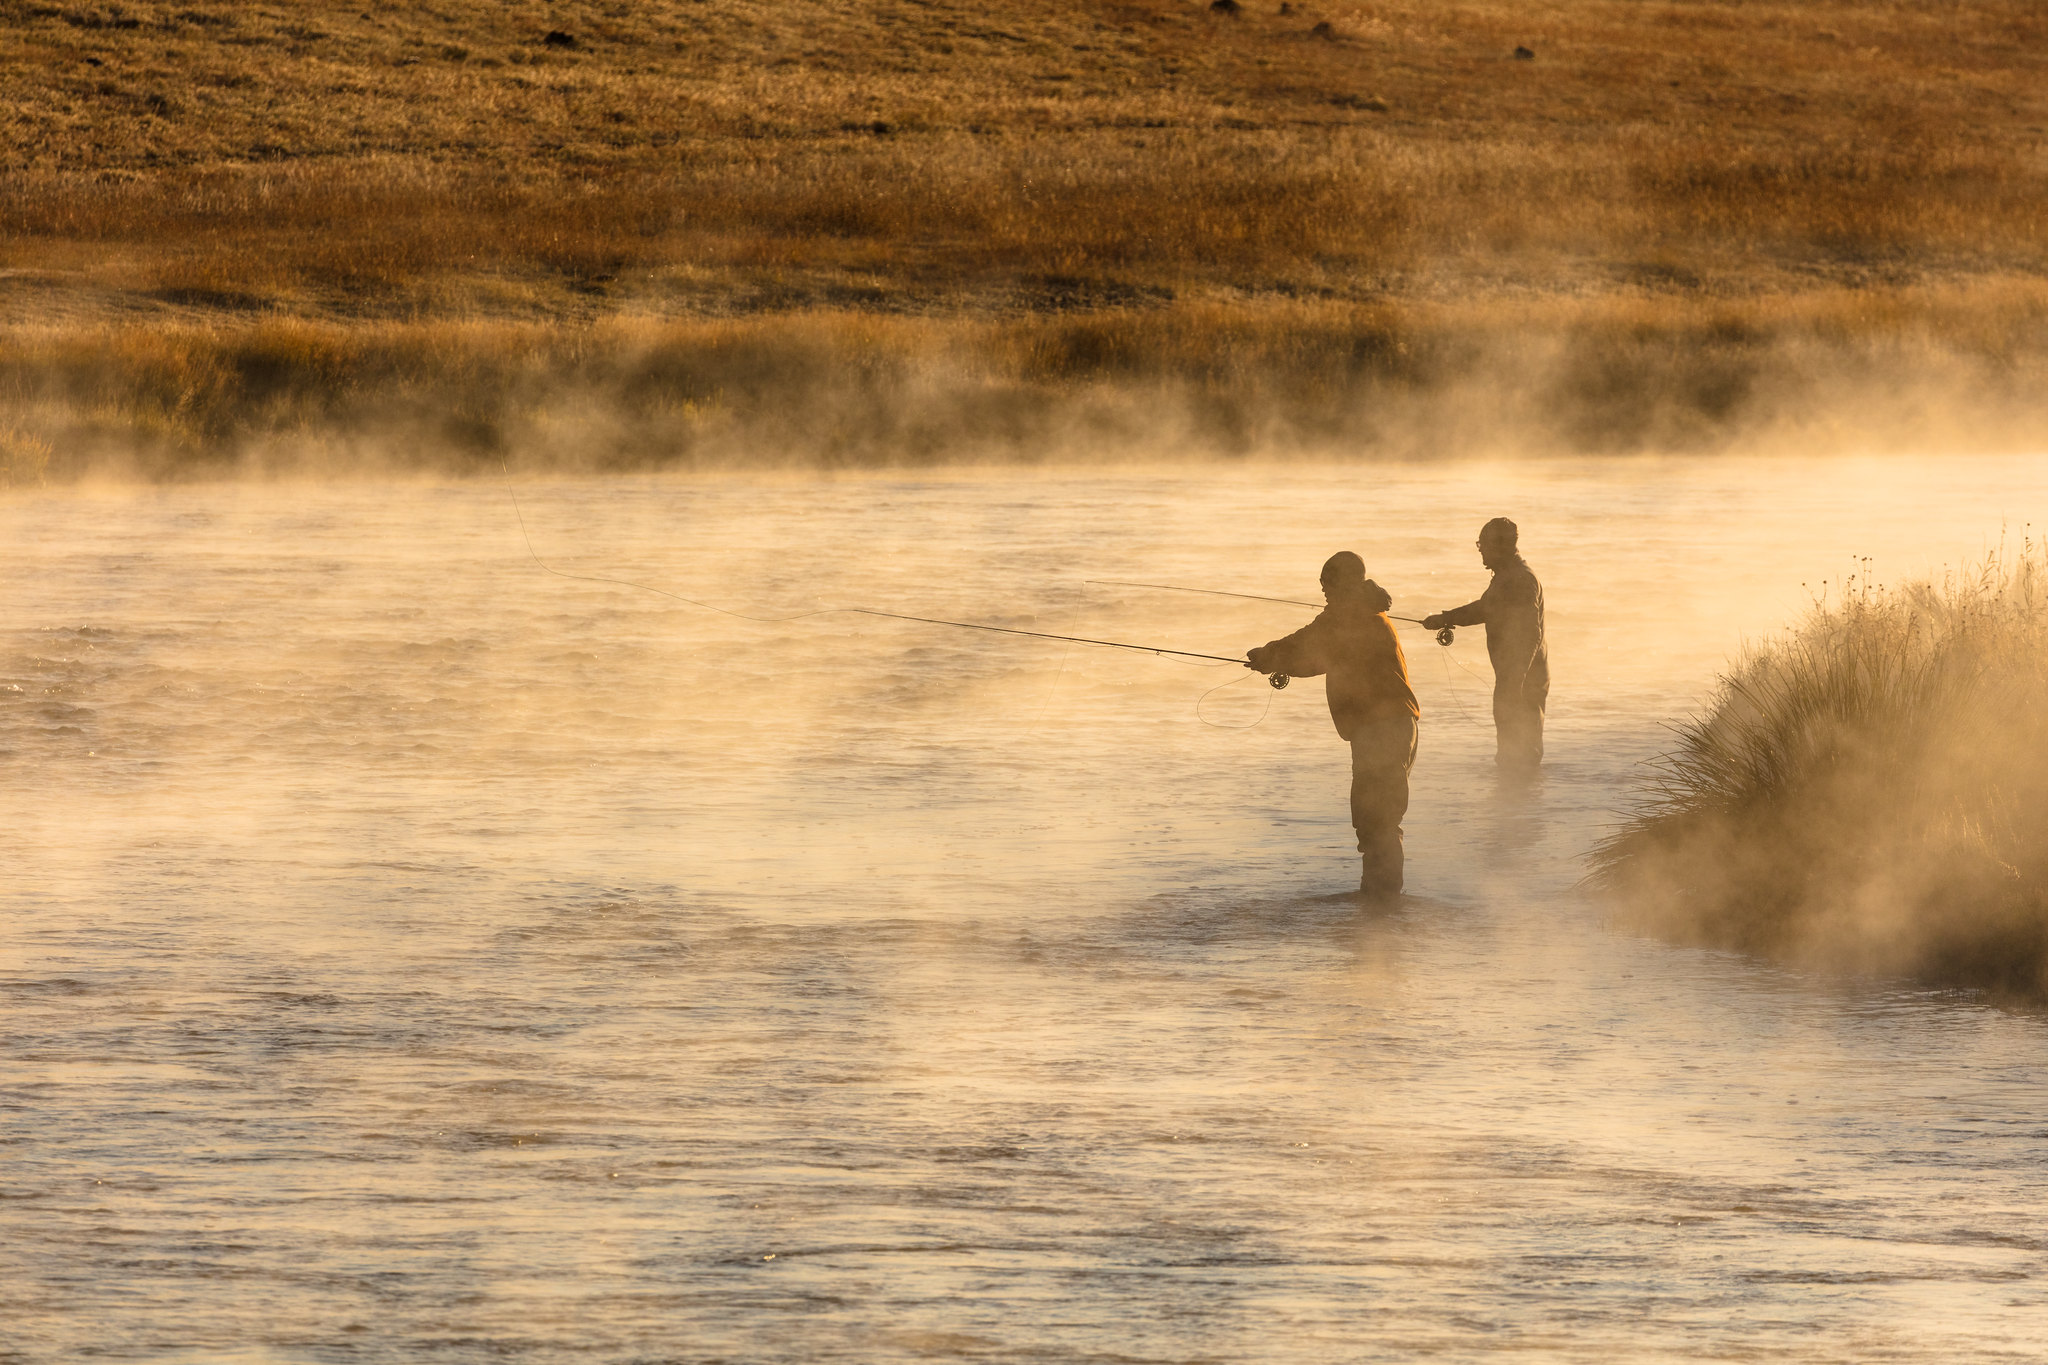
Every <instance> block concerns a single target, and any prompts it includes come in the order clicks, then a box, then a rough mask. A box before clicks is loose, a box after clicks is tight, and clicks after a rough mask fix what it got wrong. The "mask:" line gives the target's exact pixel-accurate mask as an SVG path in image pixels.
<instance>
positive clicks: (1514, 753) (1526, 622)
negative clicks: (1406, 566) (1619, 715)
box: [1422, 517, 1550, 775]
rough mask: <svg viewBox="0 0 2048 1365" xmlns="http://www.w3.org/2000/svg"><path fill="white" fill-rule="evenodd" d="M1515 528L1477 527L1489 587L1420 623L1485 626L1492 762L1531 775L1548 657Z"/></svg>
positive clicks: (1537, 589) (1538, 601) (1538, 604)
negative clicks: (1489, 666)
mask: <svg viewBox="0 0 2048 1365" xmlns="http://www.w3.org/2000/svg"><path fill="white" fill-rule="evenodd" d="M1519 539H1520V537H1519V534H1518V533H1517V531H1516V530H1515V524H1514V523H1513V522H1512V521H1509V520H1508V519H1507V518H1506V517H1495V518H1494V519H1493V520H1492V521H1489V522H1487V523H1486V525H1484V526H1482V527H1480V528H1479V561H1480V562H1481V563H1482V564H1484V565H1485V566H1486V567H1487V568H1489V569H1491V570H1493V582H1491V583H1489V584H1488V585H1487V587H1486V591H1485V592H1484V593H1483V594H1481V595H1480V598H1479V600H1478V601H1477V602H1467V603H1466V604H1465V605H1464V606H1462V607H1457V608H1454V609H1453V610H1451V611H1443V612H1438V613H1437V614H1436V615H1434V616H1428V617H1424V618H1423V622H1422V624H1423V626H1424V628H1425V629H1428V630H1442V629H1443V628H1444V627H1445V626H1476V625H1479V624H1481V623H1484V624H1485V626H1486V653H1487V656H1488V657H1489V658H1490V659H1492V661H1493V728H1494V738H1495V743H1496V746H1497V747H1496V750H1495V759H1494V761H1495V762H1496V763H1498V764H1499V765H1500V769H1501V771H1502V772H1506V773H1513V774H1517V775H1528V774H1531V773H1534V772H1535V771H1536V769H1537V768H1538V767H1539V766H1540V765H1541V764H1542V762H1543V708H1544V706H1545V705H1547V704H1548V703H1549V700H1550V653H1549V651H1548V650H1547V649H1546V648H1545V646H1544V643H1543V585H1542V584H1541V583H1538V582H1537V581H1536V575H1535V574H1533V573H1531V572H1530V571H1529V566H1528V564H1527V563H1526V562H1524V561H1523V559H1522V556H1521V554H1520V552H1519V551H1518V550H1517V549H1516V548H1515V547H1516V543H1517V541H1518V540H1519Z"/></svg>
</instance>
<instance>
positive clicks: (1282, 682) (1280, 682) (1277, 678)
mask: <svg viewBox="0 0 2048 1365" xmlns="http://www.w3.org/2000/svg"><path fill="white" fill-rule="evenodd" d="M1266 681H1267V682H1269V683H1271V684H1272V686H1273V690H1274V691H1275V692H1278V691H1279V690H1280V689H1281V688H1283V687H1285V686H1287V684H1288V683H1290V682H1292V681H1293V679H1291V678H1289V677H1288V676H1287V675H1286V674H1285V673H1269V674H1267V675H1266Z"/></svg>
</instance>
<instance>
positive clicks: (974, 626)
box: [838, 607, 1288, 689]
mask: <svg viewBox="0 0 2048 1365" xmlns="http://www.w3.org/2000/svg"><path fill="white" fill-rule="evenodd" d="M838 610H839V611H842V612H845V613H848V614H850V615H854V616H886V617H888V618H889V619H890V620H892V621H917V622H920V623H922V624H924V625H927V626H952V627H954V628H955V629H957V630H987V631H993V632H995V633H996V634H998V635H1028V636H1030V637H1031V638H1032V639H1034V640H1064V641H1066V642H1067V643H1068V644H1074V645H1101V646H1102V647H1103V648H1105V649H1135V650H1137V651H1138V652H1139V653H1141V654H1174V655H1178V656H1179V657H1181V658H1183V659H1213V660H1215V661H1216V662H1217V663H1220V664H1244V666H1245V667H1247V668H1249V667H1250V666H1251V665H1249V664H1245V661H1244V660H1243V659H1233V658H1228V657H1226V656H1224V655H1222V654H1197V653H1195V652H1194V651H1192V650H1187V649H1168V648H1166V647H1165V646H1164V645H1133V644H1126V643H1125V642H1124V641H1122V640H1092V639H1089V638H1088V637H1087V636H1085V635H1053V634H1051V633H1049V632H1047V631H1043V630H1018V629H1016V628H1015V627H1013V626H985V625H982V624H981V623H980V622H978V621H943V620H940V619H939V618H938V617H936V616H910V615H906V614H905V613H903V612H900V611H877V610H875V609H874V608H873V607H840V608H838ZM1266 681H1267V682H1269V683H1271V684H1272V685H1273V686H1274V688H1276V689H1278V688H1282V687H1285V686H1287V682H1288V679H1287V675H1286V674H1285V673H1272V674H1268V675H1267V677H1266Z"/></svg>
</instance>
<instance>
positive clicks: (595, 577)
mask: <svg viewBox="0 0 2048 1365" xmlns="http://www.w3.org/2000/svg"><path fill="white" fill-rule="evenodd" d="M511 473H512V469H511V466H510V465H509V464H507V465H506V466H505V474H506V478H507V480H508V482H507V484H506V491H507V492H508V493H510V494H511V495H512V511H513V514H514V516H516V517H517V518H518V521H519V538H520V539H521V540H522V541H524V542H525V543H526V553H527V555H528V556H529V557H531V558H532V560H533V562H534V563H535V564H536V565H537V566H539V567H540V568H541V569H542V570H543V571H545V572H547V573H551V574H553V575H554V576H555V577H557V578H573V579H575V580H577V581H579V582H583V583H611V584H616V585H617V586H619V587H622V588H638V589H639V590H640V591H642V592H651V593H655V594H658V595H659V596H662V597H667V598H672V599H674V600H675V601H677V602H686V603H688V604H689V605H691V606H693V607H701V608H702V609H703V610H705V611H715V612H717V613H718V614H719V615H721V616H733V617H737V618H739V619H740V620H742V621H756V622H759V623H761V624H763V625H781V624H784V623H786V622H789V621H803V620H808V619H809V618H811V617H814V616H842V615H844V616H881V617H887V618H888V619H889V620H892V621H916V622H918V623H920V624H922V625H927V626H952V627H953V628H955V629H957V630H986V631H990V632H992V633H994V634H997V635H1026V636H1029V637H1031V638H1032V639H1034V640H1059V641H1063V642H1065V643H1067V644H1074V645H1099V646H1101V647H1102V648H1104V649H1131V650H1136V651H1138V652H1139V653H1141V654H1155V655H1166V654H1171V655H1175V656H1177V657H1179V658H1183V659H1208V660H1211V661H1213V662H1216V663H1219V664H1240V665H1243V666H1244V667H1246V668H1250V667H1251V664H1250V663H1248V662H1246V661H1245V660H1244V659H1238V658H1227V657H1225V656H1224V655H1221V654H1197V653H1195V652H1194V651H1193V650H1187V649H1168V648H1166V647H1165V646H1164V645H1134V644H1128V643H1126V642H1124V641H1122V640H1094V639H1089V638H1087V637H1086V636H1081V635H1054V634H1051V633H1049V632H1047V631H1042V630H1018V629H1016V628H1015V627H1013V626H988V625H983V624H981V623H980V622H978V621H947V620H942V619H940V618H939V617H936V616H911V615H909V614H907V613H905V612H900V611H881V610H879V609H877V608H874V607H821V608H818V609H817V610H814V611H799V612H794V613H792V614H790V615H788V616H758V615H755V614H753V613H751V612H744V611H733V610H731V609H730V608H728V607H719V606H713V605H712V604H711V603H709V602H700V601H699V600H697V599H696V598H694V597H685V596H683V595H682V594H681V593H679V592H670V591H669V590H668V589H667V588H657V587H655V586H654V585H653V584H652V583H639V582H635V581H634V580H632V579H630V578H613V577H611V576H610V575H608V574H584V573H569V572H567V571H566V570H563V569H558V568H556V567H555V566H554V565H552V564H550V563H548V562H547V561H546V560H544V559H542V558H541V557H540V551H538V550H536V549H535V548H534V547H533V533H532V532H531V531H529V530H527V528H526V512H525V510H524V509H523V508H521V507H520V505H519V491H518V490H517V489H515V488H513V487H512V486H511V484H510V482H509V480H510V477H511ZM1266 681H1267V682H1268V683H1270V684H1272V686H1273V690H1274V691H1276V692H1277V691H1279V690H1280V689H1282V688H1284V687H1286V686H1287V684H1288V682H1289V681H1290V680H1289V678H1288V676H1287V675H1286V674H1285V673H1269V674H1267V675H1266ZM1210 690H1211V691H1214V690H1215V689H1214V688H1211V689H1210ZM1204 695H1206V694H1204ZM1199 711H1200V707H1199V704H1198V705H1197V713H1198V714H1199ZM1254 724H1256V722H1254ZM1226 728H1229V727H1226Z"/></svg>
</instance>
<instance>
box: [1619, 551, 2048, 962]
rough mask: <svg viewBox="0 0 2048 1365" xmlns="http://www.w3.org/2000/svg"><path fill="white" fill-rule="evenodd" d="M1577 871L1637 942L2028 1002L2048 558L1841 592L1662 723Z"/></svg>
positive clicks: (2046, 958)
mask: <svg viewBox="0 0 2048 1365" xmlns="http://www.w3.org/2000/svg"><path fill="white" fill-rule="evenodd" d="M1677 733H1678V744H1677V746H1676V748H1674V749H1673V750H1672V751H1671V752H1670V753H1668V754H1666V755H1665V756H1664V757H1663V759H1662V760H1661V761H1660V762H1659V763H1658V764H1657V765H1656V767H1655V770H1654V773H1653V776H1652V777H1651V779H1650V780H1649V782H1648V783H1647V786H1646V788H1645V790H1644V792H1643V795H1642V800H1641V803H1640V805H1639V806H1638V808H1637V809H1636V811H1635V812H1634V814H1633V815H1631V816H1630V818H1629V819H1628V820H1627V822H1626V823H1625V824H1624V825H1623V826H1622V828H1621V829H1620V830H1619V831H1618V832H1617V833H1615V834H1614V835H1613V836H1612V837H1611V838H1609V839H1608V840H1606V841H1605V842H1604V843H1603V844H1602V845H1601V846H1600V847H1599V848H1598V849H1597V850H1596V851H1595V853H1594V857H1593V862H1594V869H1595V872H1594V876H1595V880H1596V882H1598V883H1601V884H1604V885H1606V886H1608V887H1610V888H1612V889H1613V890H1615V891H1617V892H1618V893H1620V895H1621V897H1622V900H1623V902H1624V904H1625V905H1626V906H1627V907H1628V911H1629V913H1630V915H1631V916H1632V918H1634V919H1635V920H1636V921H1637V922H1638V923H1640V924H1642V925H1644V926H1645V927H1648V928H1650V929H1652V930H1655V931H1659V932H1663V933H1668V934H1672V935H1675V936H1678V937H1682V938H1686V939H1690V940H1694V941H1700V942H1707V943H1714V944H1720V945H1724V946H1729V947H1734V948H1739V949H1744V950H1748V951H1754V952H1761V953H1768V954H1772V955H1776V956H1782V957H1787V958H1790V959H1792V960H1795V961H1798V962H1802V963H1805V964H1809V965H1814V966H1824V967H1832V968H1842V969H1849V970H1861V971H1877V972H1892V973H1902V974H1906V975H1911V976H1916V977H1919V978H1922V979H1925V980H1930V981H1935V982H1942V983H1950V984H1964V985H1977V986H1986V987H1991V988H1994V989H1999V990H2005V991H2011V992H2018V993H2024V994H2029V995H2039V994H2044V993H2048V800H2044V798H2048V558H2044V556H2043V554H2042V553H2041V552H2040V551H2039V550H2038V549H2037V548H2036V547H2034V546H2032V545H2029V546H2028V547H2027V548H2026V550H2025V551H2024V552H2023V553H2022V554H2021V555H2020V556H2019V558H2018V559H2017V560H2016V561H2014V562H2010V563H2008V562H2005V561H2002V560H2000V559H1998V558H1993V559H1992V560H1990V561H1988V562H1987V563H1986V564H1985V565H1984V566H1983V567H1982V568H1981V570H1980V571H1978V572H1977V573H1975V574H1974V575H1970V576H1966V577H1960V578H1954V579H1951V580H1949V581H1947V582H1944V583H1941V584H1931V583H1920V584H1915V585H1912V586H1910V587H1906V588H1901V589H1892V590H1886V589H1882V588H1876V587H1871V586H1868V585H1867V584H1866V585H1864V586H1861V587H1852V589H1851V591H1850V592H1849V594H1848V595H1847V596H1846V597H1845V598H1843V599H1842V600H1841V601H1839V602H1837V603H1834V604H1826V603H1823V604H1817V605H1816V606H1815V608H1814V609H1813V611H1812V613H1811V614H1810V615H1809V616H1808V618H1807V619H1806V620H1805V621H1804V622H1803V623H1802V624H1801V625H1800V626H1799V627H1798V628H1796V629H1795V630H1794V631H1793V632H1792V633H1791V634H1790V635H1789V636H1788V637H1786V638H1785V639H1783V640H1780V641H1778V642H1776V643H1774V644H1771V645H1767V646H1765V647H1763V648H1761V649H1759V650H1757V651H1755V652H1754V653H1752V654H1751V655H1750V656H1749V657H1747V658H1746V659H1744V660H1743V661H1742V662H1741V663H1740V664H1739V665H1738V666H1737V667H1736V668H1735V670H1734V671H1733V672H1732V673H1730V674H1729V675H1728V676H1726V677H1725V678H1724V679H1723V680H1722V684H1721V687H1720V690H1719V692H1718V694H1717V695H1716V697H1715V699H1714V702H1713V704H1712V705H1711V706H1710V708H1709V709H1708V711H1707V712H1706V714H1705V715H1703V716H1700V717H1698V718H1695V719H1694V720H1692V721H1689V722H1687V723H1685V724H1684V725H1682V726H1680V727H1679V728H1678V732H1677Z"/></svg>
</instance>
